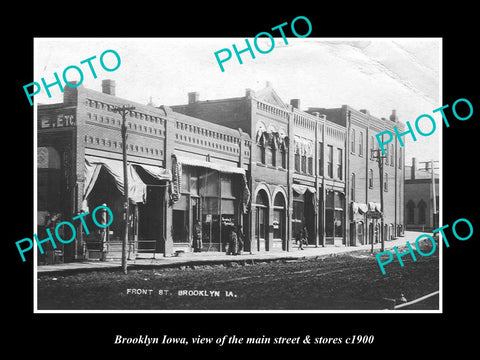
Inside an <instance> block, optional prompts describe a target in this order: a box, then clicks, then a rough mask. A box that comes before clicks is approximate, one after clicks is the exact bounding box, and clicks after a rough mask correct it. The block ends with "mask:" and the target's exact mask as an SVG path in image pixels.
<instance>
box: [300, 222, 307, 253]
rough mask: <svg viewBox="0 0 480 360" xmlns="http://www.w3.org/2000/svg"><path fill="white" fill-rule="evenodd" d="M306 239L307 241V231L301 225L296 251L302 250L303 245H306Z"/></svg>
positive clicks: (305, 227) (304, 226)
mask: <svg viewBox="0 0 480 360" xmlns="http://www.w3.org/2000/svg"><path fill="white" fill-rule="evenodd" d="M307 239H308V231H307V226H306V225H303V228H302V230H301V231H300V232H299V235H298V249H299V250H303V245H307V243H308V242H307Z"/></svg>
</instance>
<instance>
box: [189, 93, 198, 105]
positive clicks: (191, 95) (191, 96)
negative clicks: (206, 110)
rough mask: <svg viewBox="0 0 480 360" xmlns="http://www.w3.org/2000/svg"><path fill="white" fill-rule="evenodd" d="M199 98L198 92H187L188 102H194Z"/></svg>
mask: <svg viewBox="0 0 480 360" xmlns="http://www.w3.org/2000/svg"><path fill="white" fill-rule="evenodd" d="M199 99H200V94H199V93H198V92H189V93H188V103H189V104H195V103H196V102H198V100H199Z"/></svg>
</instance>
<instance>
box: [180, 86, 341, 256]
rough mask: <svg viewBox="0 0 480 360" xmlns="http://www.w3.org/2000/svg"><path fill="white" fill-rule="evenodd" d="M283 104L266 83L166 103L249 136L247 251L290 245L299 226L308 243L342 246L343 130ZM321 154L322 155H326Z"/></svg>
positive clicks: (294, 102)
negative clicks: (236, 93)
mask: <svg viewBox="0 0 480 360" xmlns="http://www.w3.org/2000/svg"><path fill="white" fill-rule="evenodd" d="M299 105H300V100H298V99H293V100H291V104H285V103H284V102H283V101H282V100H281V99H280V97H279V96H278V94H277V93H276V92H275V90H274V89H273V88H272V86H271V84H270V83H267V86H266V87H265V88H264V89H262V90H260V91H257V92H255V91H253V90H251V89H247V90H246V92H245V96H243V97H238V98H227V99H216V100H207V101H200V100H199V94H198V93H190V95H189V103H188V104H185V105H176V106H172V109H174V110H175V111H177V112H181V113H184V114H187V115H190V116H194V117H199V118H202V119H205V120H207V119H208V121H211V122H215V123H218V124H223V125H225V126H228V127H231V128H241V129H243V131H245V132H247V133H248V134H249V135H250V137H251V141H252V145H251V146H252V154H251V158H250V164H249V169H250V178H249V179H250V188H251V192H252V205H251V212H250V215H249V221H248V222H247V223H248V224H251V226H250V228H247V229H246V230H247V233H248V235H249V237H250V239H251V241H252V249H253V250H255V251H258V250H272V249H282V250H287V251H288V250H290V249H291V248H292V243H293V241H294V240H295V239H297V237H298V236H299V232H300V231H301V230H302V228H303V227H304V226H305V227H306V229H307V234H308V243H309V244H310V245H314V246H322V245H333V244H336V245H341V244H345V239H346V237H345V234H346V233H345V231H346V229H345V160H344V159H345V141H346V131H345V127H344V126H341V125H339V124H335V123H332V122H329V121H327V119H326V117H325V116H320V114H310V113H307V112H304V111H301V110H299ZM323 154H326V156H324V155H323Z"/></svg>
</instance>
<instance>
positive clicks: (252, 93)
mask: <svg viewBox="0 0 480 360" xmlns="http://www.w3.org/2000/svg"><path fill="white" fill-rule="evenodd" d="M254 95H255V91H253V90H252V89H250V88H247V89H245V96H246V97H253V96H254Z"/></svg>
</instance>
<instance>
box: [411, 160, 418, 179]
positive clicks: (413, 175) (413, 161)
mask: <svg viewBox="0 0 480 360" xmlns="http://www.w3.org/2000/svg"><path fill="white" fill-rule="evenodd" d="M416 173H417V159H416V158H414V157H413V158H412V169H411V174H410V178H411V179H412V180H415V174H416Z"/></svg>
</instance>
